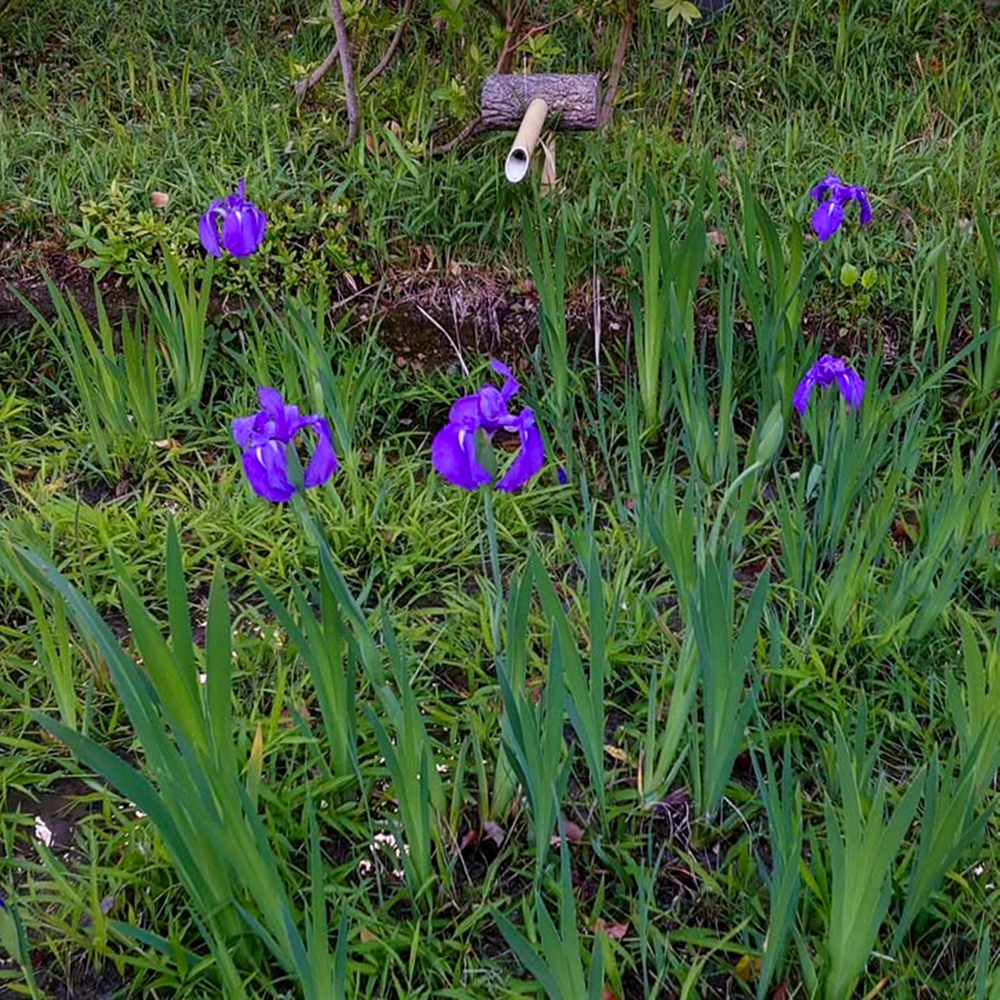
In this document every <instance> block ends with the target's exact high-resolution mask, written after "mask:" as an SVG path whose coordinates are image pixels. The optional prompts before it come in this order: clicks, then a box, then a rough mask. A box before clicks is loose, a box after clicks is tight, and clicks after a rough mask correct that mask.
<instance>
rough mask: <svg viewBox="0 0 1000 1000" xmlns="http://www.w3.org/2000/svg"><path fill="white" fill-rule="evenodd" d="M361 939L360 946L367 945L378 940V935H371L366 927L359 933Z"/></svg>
mask: <svg viewBox="0 0 1000 1000" xmlns="http://www.w3.org/2000/svg"><path fill="white" fill-rule="evenodd" d="M358 937H360V938H361V942H362V944H369V943H370V942H372V941H377V940H378V935H377V934H373V933H372V932H371V931H370V930H368V928H367V927H362V928H361V933H360V934H359V935H358Z"/></svg>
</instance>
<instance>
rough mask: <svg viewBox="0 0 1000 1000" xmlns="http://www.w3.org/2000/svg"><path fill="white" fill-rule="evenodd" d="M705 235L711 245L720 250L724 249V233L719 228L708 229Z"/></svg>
mask: <svg viewBox="0 0 1000 1000" xmlns="http://www.w3.org/2000/svg"><path fill="white" fill-rule="evenodd" d="M705 235H706V236H708V242H709V243H711V244H712V245H713V246H716V247H718V248H719V249H720V250H725V249H726V234H725V233H724V232H723V231H722V230H721V229H709V230H708V232H707V233H706V234H705Z"/></svg>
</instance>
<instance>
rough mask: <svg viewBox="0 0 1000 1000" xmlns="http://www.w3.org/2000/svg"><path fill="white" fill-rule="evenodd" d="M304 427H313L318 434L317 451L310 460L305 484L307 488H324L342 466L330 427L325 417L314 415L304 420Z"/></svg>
mask: <svg viewBox="0 0 1000 1000" xmlns="http://www.w3.org/2000/svg"><path fill="white" fill-rule="evenodd" d="M302 426H304V427H311V428H312V429H313V430H314V431H315V432H316V438H317V441H316V450H315V451H314V452H313V453H312V458H310V459H309V465H308V467H307V468H306V474H305V479H304V480H303V483H304V485H305V486H306V487H309V486H322V485H323V483H325V482H326V481H327V480H328V479H329V478H330V476H332V475H333V474H334V473H335V472H336V471H337V469H339V468H340V464H339V463H338V462H337V456H336V454H335V453H334V450H333V441H332V440H331V436H330V425H329V424H328V423H327V422H326V420H324V419H323V417H321V416H318V415H317V414H313V415H312V416H309V417H303V418H302Z"/></svg>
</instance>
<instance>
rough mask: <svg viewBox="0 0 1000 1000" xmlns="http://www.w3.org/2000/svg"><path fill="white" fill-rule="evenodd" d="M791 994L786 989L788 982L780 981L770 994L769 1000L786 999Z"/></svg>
mask: <svg viewBox="0 0 1000 1000" xmlns="http://www.w3.org/2000/svg"><path fill="white" fill-rule="evenodd" d="M790 996H791V992H790V991H789V989H788V983H782V984H781V985H780V986H779V987H778V988H777V989H776V990H775V991H774V993H773V994H772V996H771V1000H788V998H789V997H790Z"/></svg>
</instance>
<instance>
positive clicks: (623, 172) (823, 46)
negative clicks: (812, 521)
mask: <svg viewBox="0 0 1000 1000" xmlns="http://www.w3.org/2000/svg"><path fill="white" fill-rule="evenodd" d="M376 6H377V5H371V4H368V5H359V6H357V7H353V8H349V19H350V20H351V21H352V28H353V31H354V37H355V48H356V49H357V50H358V56H359V63H360V65H361V67H362V71H364V70H365V69H366V68H370V67H371V66H372V64H373V63H374V62H375V61H377V57H378V56H379V55H380V54H381V52H382V51H383V49H384V47H385V45H387V43H388V38H389V36H390V35H391V33H392V28H393V26H394V23H395V21H394V18H392V16H391V11H389V12H386V11H382V12H379V11H378V10H377V9H376ZM416 6H417V8H420V9H419V10H416V9H415V11H414V16H413V17H412V18H411V19H410V23H409V25H408V27H407V29H406V32H405V36H404V39H403V44H402V47H401V51H400V53H399V55H398V57H397V58H396V59H395V60H394V61H393V62H392V64H391V65H390V67H389V69H388V70H387V71H386V73H385V74H383V76H381V77H380V78H379V79H378V80H377V81H376V82H375V83H374V84H372V85H370V86H369V88H368V89H367V90H365V91H364V92H363V93H362V105H363V111H364V120H365V126H366V129H367V132H368V134H369V135H370V137H371V139H370V142H369V143H368V146H367V147H366V145H365V144H359V145H358V146H357V148H355V149H353V150H350V151H346V152H345V151H342V150H341V149H340V146H341V143H342V138H343V136H344V134H345V121H344V116H343V111H342V108H343V99H342V95H341V93H340V89H339V86H338V78H337V74H336V72H332V73H331V74H329V75H328V77H327V78H326V79H325V80H324V81H323V82H322V83H321V84H320V85H319V87H318V88H317V89H316V90H315V91H314V92H313V93H312V94H311V95H310V97H309V99H308V100H307V101H306V102H305V103H304V104H301V105H300V104H298V103H296V101H295V99H294V96H293V94H292V91H291V85H292V83H293V82H294V80H295V79H297V78H298V77H299V76H300V75H302V74H301V72H300V69H301V68H303V67H309V66H312V65H315V63H317V62H318V61H319V60H320V59H321V57H322V55H323V54H324V53H325V49H326V46H327V44H328V42H329V36H328V35H325V34H324V33H323V32H322V31H321V30H320V28H319V27H317V26H316V25H314V24H309V23H305V21H306V18H307V17H308V16H309V15H312V14H315V13H316V11H314V10H312V9H310V7H309V5H306V4H302V3H285V4H281V5H277V4H276V5H274V6H273V7H272V8H271V9H270V10H266V12H265V8H261V6H260V5H259V4H254V3H234V4H228V5H227V7H226V12H225V14H224V15H223V16H222V18H221V19H220V18H218V17H217V16H216V14H215V13H214V12H213V11H212V9H211V8H210V7H208V6H206V5H203V4H183V5H182V4H173V3H153V2H150V0H142V2H140V3H139V4H138V5H132V6H130V7H128V9H126V8H124V7H121V6H119V5H106V6H104V7H102V8H101V10H100V12H99V14H98V15H97V16H94V12H91V11H90V10H89V9H88V10H87V11H86V13H87V15H88V16H86V17H83V16H81V17H73V15H72V9H70V10H68V11H67V10H64V7H63V5H58V4H54V3H48V2H44V0H43V2H39V3H33V4H30V5H25V6H23V7H18V8H15V9H14V11H13V13H8V14H7V15H6V17H5V18H4V19H3V20H2V21H0V51H2V52H3V53H4V56H5V58H4V62H5V66H6V67H8V68H7V69H5V76H6V77H7V78H8V79H9V80H10V82H11V84H12V86H11V88H10V89H9V90H8V97H7V99H6V100H5V101H4V103H3V105H2V106H0V189H2V190H3V191H4V192H5V195H4V199H3V204H2V205H0V212H2V215H0V225H2V227H3V231H4V233H5V235H7V236H8V237H10V236H13V237H15V240H14V244H15V248H14V249H15V250H17V249H18V248H21V251H22V252H27V249H28V246H27V244H28V242H29V241H30V240H32V239H38V238H41V237H49V236H55V237H57V238H59V239H64V240H65V239H68V240H69V241H70V243H71V245H72V246H73V247H75V248H76V252H78V253H79V254H80V255H81V256H83V257H87V256H93V257H94V258H95V259H97V260H99V261H100V262H102V263H103V264H104V265H106V266H109V267H112V268H113V269H116V270H117V269H121V270H124V272H125V273H129V271H130V267H131V264H132V262H134V261H136V260H139V261H140V262H141V261H143V260H145V259H147V258H150V257H153V258H155V256H156V254H155V244H156V239H157V236H158V235H161V234H163V235H166V236H168V237H169V238H170V239H171V240H172V241H174V242H175V243H177V245H178V246H184V247H186V248H187V250H188V251H194V250H195V249H196V247H197V243H196V234H195V228H194V226H195V220H196V218H197V215H198V214H199V213H200V212H201V211H203V210H204V206H205V205H206V204H207V202H208V201H209V200H210V199H211V198H213V197H218V196H220V195H221V194H222V193H224V192H226V191H228V190H230V189H231V187H232V186H233V185H234V184H235V182H236V180H237V179H238V178H239V177H240V176H244V175H245V176H246V177H247V178H248V185H249V191H250V192H251V195H252V197H253V198H254V199H256V201H257V202H258V203H260V204H262V205H263V206H264V207H265V208H266V209H267V210H268V211H270V212H271V215H272V229H271V232H272V236H273V239H272V247H273V251H274V257H273V258H272V261H271V266H272V267H273V264H274V259H282V260H284V261H286V263H285V268H284V276H283V277H284V280H285V281H286V282H293V283H300V282H301V283H305V284H308V279H309V278H310V277H314V276H315V275H316V274H317V273H329V274H331V275H333V276H338V275H339V274H340V273H341V272H342V271H343V270H344V269H347V270H350V271H353V272H355V273H360V274H363V275H364V274H369V273H371V272H377V271H380V270H381V269H382V268H384V267H385V266H387V265H389V264H397V265H404V266H405V265H406V264H407V263H409V262H411V261H412V260H414V259H415V258H414V256H413V254H414V250H415V248H417V247H421V246H425V245H430V246H431V247H433V248H434V251H435V259H436V260H437V261H439V262H440V263H441V265H442V266H443V265H444V264H446V263H447V262H448V260H458V261H463V262H465V261H469V260H471V261H474V262H475V263H476V264H477V265H480V266H490V265H497V264H499V263H501V262H505V261H508V260H509V259H510V258H511V254H513V260H514V261H518V260H522V261H523V259H524V257H523V253H524V251H523V249H522V247H521V239H520V231H521V225H520V219H519V216H520V207H519V206H520V203H521V202H522V200H523V198H524V194H523V192H522V191H521V190H519V189H516V188H515V189H511V188H509V187H508V186H506V185H505V184H504V183H502V180H501V174H502V171H501V170H500V164H501V159H502V156H503V154H504V150H505V143H506V142H507V141H508V138H509V137H505V136H503V135H489V136H486V137H483V138H481V139H479V140H476V141H474V142H470V143H468V144H466V145H465V146H464V147H461V148H460V149H459V150H457V151H456V152H455V153H453V154H450V155H448V156H445V157H433V156H430V155H428V151H429V149H430V148H431V147H432V146H433V145H434V142H435V135H436V133H435V132H434V129H435V127H436V126H437V125H439V124H443V125H444V126H445V132H444V134H445V135H447V134H449V132H451V133H453V132H454V131H457V128H458V127H459V126H460V125H461V124H462V123H463V122H464V121H465V120H466V119H467V118H468V117H471V115H472V114H473V113H474V112H475V110H476V108H477V103H478V88H479V84H480V82H481V79H482V77H483V76H484V75H485V74H486V73H487V72H489V71H490V70H491V68H492V64H493V61H494V60H495V58H496V53H497V44H498V43H497V40H496V34H495V31H493V28H494V25H493V22H492V19H491V18H490V17H489V15H488V14H487V13H486V12H485V10H484V9H483V8H481V7H480V6H479V5H476V4H472V3H467V2H461V0H459V2H454V3H451V4H449V5H447V6H448V7H451V8H453V9H455V10H456V11H458V12H459V14H460V15H461V25H460V26H459V25H458V24H457V23H455V24H454V25H453V27H451V28H447V27H444V28H443V27H442V26H441V22H434V23H432V18H431V17H430V16H429V15H430V14H431V13H432V12H433V11H432V10H431V8H433V5H432V4H430V5H425V4H421V3H418V4H417V5H416ZM424 6H427V9H426V10H424ZM435 9H436V8H435ZM442 9H445V8H442ZM352 10H353V13H351V11H352ZM566 13H569V14H570V15H571V16H569V17H565V18H563V17H562V15H563V14H566ZM530 16H531V17H534V18H535V19H536V22H535V23H536V24H537V25H545V24H548V23H549V22H550V21H554V22H555V23H554V24H553V25H552V27H551V29H550V30H549V31H548V32H544V33H543V34H542V35H541V36H537V35H536V36H535V37H534V39H533V40H532V41H533V44H528V43H525V45H524V46H523V47H522V50H520V51H519V52H518V54H517V56H516V59H515V64H516V69H517V71H519V72H520V71H525V70H529V71H546V70H559V71H563V72H572V71H594V70H596V71H599V72H602V73H607V72H608V70H609V69H610V62H611V59H612V53H613V49H614V46H615V44H616V43H617V29H618V25H619V22H618V19H617V17H616V15H615V12H614V10H613V9H612V10H604V9H603V8H601V9H600V16H599V17H598V16H597V11H596V10H595V11H591V10H590V7H589V6H588V5H587V4H584V5H582V6H578V5H574V4H572V3H569V2H563V0H553V2H551V3H548V4H545V5H541V6H539V7H538V8H537V10H536V9H535V8H533V13H532V15H530ZM592 16H593V19H592V21H591V17H592ZM588 22H591V23H588ZM67 23H72V24H73V29H72V30H69V29H68V28H67V26H66V25H67ZM435 24H437V26H434V25H435ZM532 26H534V25H532ZM539 38H543V39H544V40H545V44H541V43H539V42H538V39H539ZM998 38H1000V23H998V22H997V20H996V18H995V17H992V16H990V15H989V14H987V13H986V12H985V11H984V10H983V9H981V8H980V5H978V4H976V3H968V2H966V0H934V2H926V0H921V2H916V0H893V2H892V3H887V4H884V5H882V6H881V7H879V8H878V9H874V8H873V9H869V8H868V6H867V5H861V4H853V5H851V4H848V3H844V4H840V5H839V7H838V5H837V4H834V3H816V4H810V5H804V4H800V3H784V2H778V3H774V4H769V5H767V7H766V8H765V9H759V8H756V7H754V8H753V9H749V7H748V9H745V10H744V9H743V5H741V3H739V2H737V3H736V5H735V7H734V11H733V13H732V14H731V15H730V16H728V17H725V18H720V19H717V20H715V21H713V22H712V23H711V24H710V25H709V26H704V25H696V26H695V27H693V28H692V29H690V30H682V29H681V28H680V27H676V26H675V27H673V28H670V29H668V28H667V27H666V24H665V19H664V18H663V17H662V16H661V15H659V14H658V13H657V12H656V11H655V10H652V9H649V8H646V7H643V8H642V9H641V10H640V13H639V17H638V19H637V22H636V26H635V29H634V35H633V40H634V45H633V48H632V49H631V50H630V55H629V58H628V61H627V63H626V66H625V72H624V76H623V83H622V87H621V90H620V92H619V100H618V103H617V108H616V113H615V116H614V118H613V120H612V123H611V125H610V126H609V128H608V129H607V132H606V134H603V135H600V136H597V135H592V134H579V135H574V136H570V137H567V138H565V139H563V140H561V141H560V145H559V172H560V175H561V177H562V178H563V180H564V183H565V196H564V200H565V202H566V205H567V210H568V216H569V221H570V228H569V231H568V233H567V243H568V247H569V256H568V264H569V269H570V276H571V279H572V280H574V281H579V280H580V279H581V277H583V276H585V275H588V274H589V271H590V268H591V266H592V264H593V262H594V260H595V258H596V260H597V261H598V262H599V263H600V264H601V265H604V269H605V270H606V271H607V272H612V271H613V270H614V268H615V267H616V266H618V265H619V264H620V262H621V255H622V252H623V250H625V249H626V248H628V247H631V246H634V244H635V241H636V238H637V235H638V230H637V228H636V220H637V218H638V216H637V214H636V201H637V199H639V200H640V201H641V200H642V193H643V181H644V178H645V176H646V174H647V173H651V174H652V175H653V176H656V177H657V178H658V179H659V181H660V186H661V190H662V191H663V193H664V195H665V196H666V200H667V204H668V205H670V204H677V205H678V207H679V210H678V211H677V212H676V217H677V218H679V219H683V217H684V216H685V214H686V213H685V211H684V210H683V208H680V206H684V205H687V204H688V203H689V202H690V200H691V197H692V195H693V191H694V187H695V185H696V183H697V180H698V178H699V176H700V162H701V159H702V157H703V155H705V154H706V153H707V154H708V155H709V156H710V157H711V158H712V159H713V162H714V163H715V165H716V172H717V174H718V175H719V177H720V185H723V194H724V197H725V199H726V203H727V205H729V206H731V205H733V204H734V203H735V199H736V198H737V190H736V184H735V181H736V174H737V171H739V172H743V173H745V174H746V175H747V177H748V178H749V180H750V182H751V184H752V186H753V187H754V188H755V189H757V190H758V191H760V192H761V193H762V194H763V195H764V197H765V198H766V200H767V202H768V203H769V205H770V206H771V208H772V211H774V212H777V213H778V216H779V217H780V218H782V219H790V218H792V217H798V218H803V217H804V215H805V214H806V211H807V205H806V199H805V193H806V192H807V191H808V189H809V188H810V187H811V186H812V185H813V184H814V183H816V181H817V180H818V179H819V178H821V177H822V176H824V175H825V174H826V172H827V171H828V170H831V169H834V170H836V171H838V172H839V173H840V174H841V175H842V176H844V177H845V178H847V179H848V180H849V181H850V182H851V183H858V184H864V185H866V186H867V187H868V189H869V190H870V191H871V193H872V196H873V199H874V208H875V213H876V218H877V219H878V223H879V224H878V226H876V227H875V228H873V229H872V230H871V231H870V232H869V233H866V234H864V235H862V236H855V237H852V238H851V239H850V240H847V241H844V245H843V246H842V247H841V250H840V253H841V254H842V255H843V258H844V259H847V260H852V261H853V262H854V263H855V264H857V265H858V266H859V267H860V270H864V269H865V268H866V267H868V266H875V267H877V268H878V269H879V272H880V281H879V283H878V285H877V286H876V289H875V290H874V292H873V298H874V304H875V305H876V306H877V307H879V308H878V310H877V311H878V312H879V313H881V312H886V313H889V314H891V315H899V314H901V313H902V314H906V313H908V312H909V311H910V306H911V302H912V299H913V296H914V294H915V293H917V292H918V289H917V288H916V287H915V286H916V283H915V280H914V279H915V277H916V276H917V275H918V274H919V273H920V271H921V264H922V262H923V261H925V260H926V259H927V258H928V256H929V254H930V253H931V251H932V250H933V249H934V248H935V247H937V246H938V244H940V243H941V242H942V241H943V240H946V241H947V242H948V246H949V256H950V258H951V262H952V268H953V271H954V272H956V273H957V274H959V275H960V276H961V278H962V280H963V281H964V280H965V272H966V270H967V268H968V267H969V266H974V267H981V266H982V257H981V251H979V250H977V248H976V246H975V245H974V243H973V241H971V240H970V239H969V238H968V236H967V235H965V233H966V230H965V228H964V227H966V226H967V223H968V221H969V220H974V219H975V213H976V210H977V208H978V207H980V206H982V207H984V208H986V210H987V211H988V212H992V210H991V209H990V208H989V206H993V205H996V204H997V202H998V194H1000V190H998V186H997V184H998V182H997V180H996V176H997V170H996V169H995V167H996V163H997V149H998V145H997V139H998V131H997V130H998V124H1000V113H998V111H1000V102H998V98H997V95H996V88H994V87H992V86H990V81H991V80H992V79H993V78H994V77H995V75H996V72H997V69H998V67H1000V55H998V48H997V44H996V43H997V41H998ZM452 81H456V83H457V91H456V93H455V94H452V93H451V90H452V89H453V88H451V82H452ZM446 93H447V94H450V95H451V96H449V97H447V99H446V97H445V94H446ZM392 123H395V126H398V132H399V140H398V141H397V140H396V139H395V138H394V136H393V135H392V132H391V130H390V129H389V126H390V124H392ZM437 142H438V144H439V145H440V140H437ZM153 190H162V191H165V192H167V193H169V194H170V195H171V198H172V200H171V203H170V205H169V207H168V208H167V209H166V210H165V211H164V212H154V211H153V210H152V209H150V207H149V202H148V195H149V192H151V191H153ZM993 218H994V221H995V216H993ZM716 221H722V220H716ZM834 263H835V264H836V267H835V268H833V269H832V273H833V274H836V273H838V272H839V264H840V261H839V260H838V261H836V262H834ZM915 263H916V266H914V264H915ZM258 264H259V267H260V268H261V269H264V268H265V267H266V265H264V263H263V262H258ZM609 276H610V275H609ZM230 280H231V281H233V282H235V283H236V284H237V285H238V284H239V281H240V279H239V278H238V277H236V276H233V275H230ZM840 308H841V309H842V310H843V311H844V312H845V316H844V321H847V322H857V321H860V320H861V317H863V316H864V315H866V314H868V313H869V312H870V311H871V309H870V306H867V305H862V306H860V307H859V306H855V307H854V308H852V307H851V305H850V303H848V304H842V305H841V306H840Z"/></svg>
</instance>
